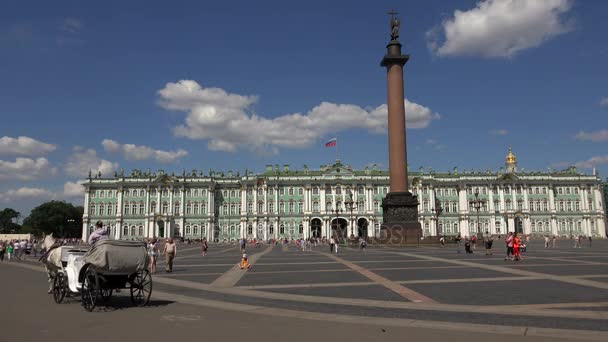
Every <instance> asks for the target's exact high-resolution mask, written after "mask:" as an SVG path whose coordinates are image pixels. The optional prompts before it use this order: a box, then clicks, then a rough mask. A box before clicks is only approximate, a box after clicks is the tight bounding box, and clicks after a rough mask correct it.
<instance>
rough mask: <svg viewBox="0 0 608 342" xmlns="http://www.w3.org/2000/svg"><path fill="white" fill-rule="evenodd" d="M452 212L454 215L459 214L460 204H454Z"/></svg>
mask: <svg viewBox="0 0 608 342" xmlns="http://www.w3.org/2000/svg"><path fill="white" fill-rule="evenodd" d="M452 212H453V213H457V212H458V203H456V202H452Z"/></svg>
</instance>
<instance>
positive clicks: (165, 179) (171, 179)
mask: <svg viewBox="0 0 608 342" xmlns="http://www.w3.org/2000/svg"><path fill="white" fill-rule="evenodd" d="M152 182H153V183H161V184H169V183H177V182H179V179H178V178H177V177H175V176H170V175H167V174H162V175H160V176H158V177H156V178H155V179H154V180H153V181H152Z"/></svg>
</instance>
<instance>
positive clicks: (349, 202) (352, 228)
mask: <svg viewBox="0 0 608 342" xmlns="http://www.w3.org/2000/svg"><path fill="white" fill-rule="evenodd" d="M344 204H346V207H347V208H348V209H349V210H350V217H349V220H350V222H349V225H350V227H351V235H352V236H354V235H355V233H354V223H353V204H354V201H353V194H349V198H348V199H347V200H346V202H344ZM358 235H359V232H357V236H358Z"/></svg>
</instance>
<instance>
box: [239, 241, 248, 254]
mask: <svg viewBox="0 0 608 342" xmlns="http://www.w3.org/2000/svg"><path fill="white" fill-rule="evenodd" d="M240 244H241V253H245V246H246V245H247V242H246V241H245V238H242V239H241V240H240Z"/></svg>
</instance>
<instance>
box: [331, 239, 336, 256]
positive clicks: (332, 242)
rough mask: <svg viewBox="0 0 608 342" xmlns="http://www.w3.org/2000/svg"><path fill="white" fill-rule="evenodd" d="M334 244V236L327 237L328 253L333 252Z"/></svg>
mask: <svg viewBox="0 0 608 342" xmlns="http://www.w3.org/2000/svg"><path fill="white" fill-rule="evenodd" d="M335 245H336V241H335V240H334V238H333V237H332V238H329V253H333V252H334V246H335Z"/></svg>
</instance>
